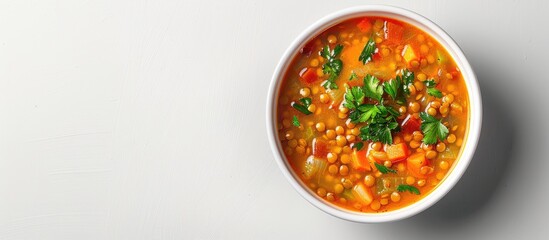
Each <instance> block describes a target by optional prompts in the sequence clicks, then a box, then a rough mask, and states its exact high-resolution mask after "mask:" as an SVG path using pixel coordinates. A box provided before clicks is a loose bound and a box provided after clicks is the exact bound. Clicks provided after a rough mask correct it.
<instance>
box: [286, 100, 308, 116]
mask: <svg viewBox="0 0 549 240" xmlns="http://www.w3.org/2000/svg"><path fill="white" fill-rule="evenodd" d="M311 102H312V99H311V98H301V99H299V102H292V104H291V105H292V107H293V108H295V109H296V110H297V111H300V112H302V113H303V114H305V115H309V114H311V113H313V112H311V111H309V106H311Z"/></svg>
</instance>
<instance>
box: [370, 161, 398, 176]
mask: <svg viewBox="0 0 549 240" xmlns="http://www.w3.org/2000/svg"><path fill="white" fill-rule="evenodd" d="M374 165H375V166H376V168H377V170H379V172H381V173H383V174H387V173H396V172H397V171H396V170H394V169H391V168H388V167H385V166H384V165H381V164H379V163H374Z"/></svg>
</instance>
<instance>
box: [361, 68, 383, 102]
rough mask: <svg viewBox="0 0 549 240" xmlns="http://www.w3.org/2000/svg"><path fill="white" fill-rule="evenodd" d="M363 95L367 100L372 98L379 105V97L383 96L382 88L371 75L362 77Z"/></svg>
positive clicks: (377, 80)
mask: <svg viewBox="0 0 549 240" xmlns="http://www.w3.org/2000/svg"><path fill="white" fill-rule="evenodd" d="M363 89H364V95H365V96H366V97H369V98H373V99H375V100H377V101H378V102H380V103H381V100H382V99H381V97H382V96H383V86H380V85H379V79H377V78H376V77H374V76H372V75H369V74H368V75H366V77H364V87H363Z"/></svg>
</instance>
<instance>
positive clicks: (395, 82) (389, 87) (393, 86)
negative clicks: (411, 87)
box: [383, 77, 402, 100]
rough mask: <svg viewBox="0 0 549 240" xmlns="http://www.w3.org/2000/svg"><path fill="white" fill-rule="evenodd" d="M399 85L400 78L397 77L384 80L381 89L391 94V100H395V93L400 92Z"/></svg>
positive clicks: (400, 83) (400, 84)
mask: <svg viewBox="0 0 549 240" xmlns="http://www.w3.org/2000/svg"><path fill="white" fill-rule="evenodd" d="M401 86H402V82H401V81H400V78H399V77H397V78H395V79H391V80H389V81H386V82H384V83H383V90H385V92H386V93H387V94H389V96H391V98H393V100H396V98H397V95H399V93H400V89H401Z"/></svg>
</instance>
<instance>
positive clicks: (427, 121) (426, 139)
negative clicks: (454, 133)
mask: <svg viewBox="0 0 549 240" xmlns="http://www.w3.org/2000/svg"><path fill="white" fill-rule="evenodd" d="M419 116H420V117H421V120H422V122H421V131H422V132H423V143H425V144H435V143H437V139H438V140H440V141H442V140H444V139H446V137H447V136H448V128H446V126H444V124H442V120H438V119H436V118H435V117H433V116H431V115H429V114H427V113H425V112H421V113H420V114H419Z"/></svg>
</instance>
